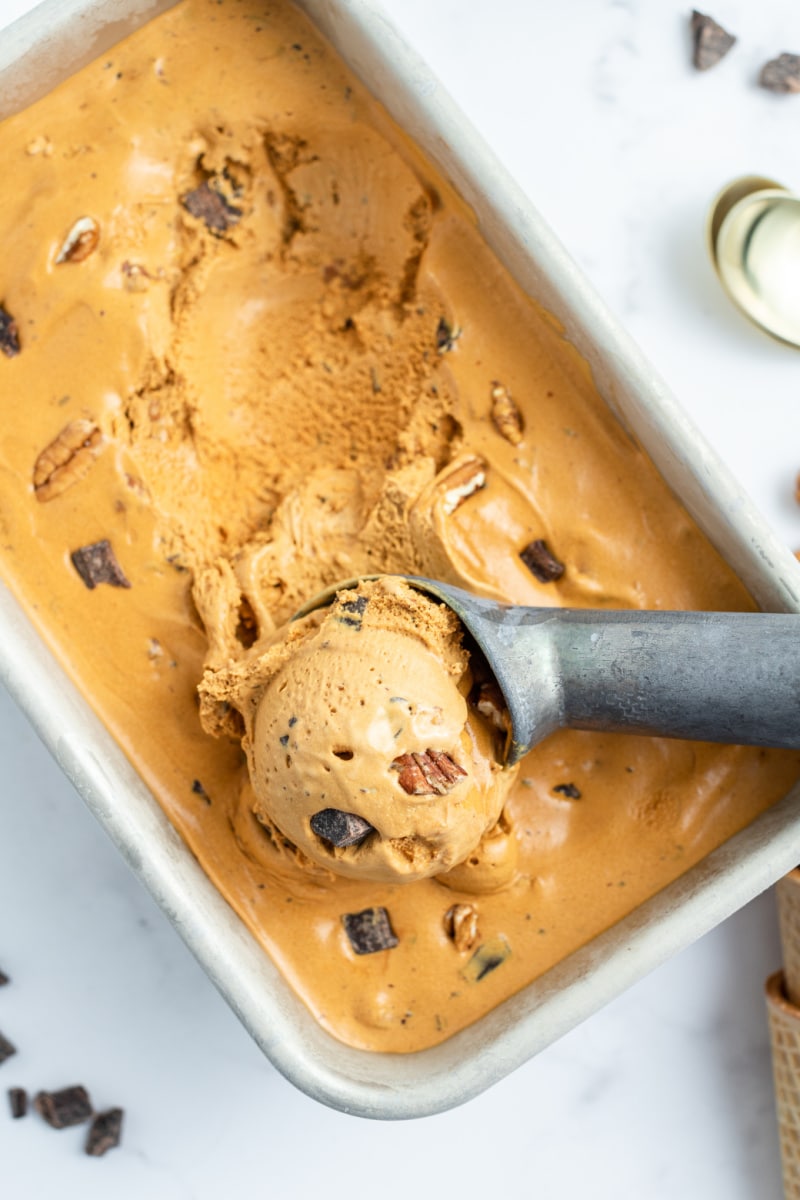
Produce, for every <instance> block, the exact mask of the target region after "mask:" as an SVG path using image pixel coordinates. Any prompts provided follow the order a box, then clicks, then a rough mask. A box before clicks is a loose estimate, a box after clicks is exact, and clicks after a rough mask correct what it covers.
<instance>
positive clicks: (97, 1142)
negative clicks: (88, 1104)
mask: <svg viewBox="0 0 800 1200" xmlns="http://www.w3.org/2000/svg"><path fill="white" fill-rule="evenodd" d="M123 1115H124V1110H123V1109H121V1108H109V1109H106V1111H105V1112H101V1113H97V1115H96V1116H95V1118H94V1120H93V1121H92V1123H91V1125H90V1126H89V1133H88V1135H87V1138H86V1153H87V1154H90V1155H91V1156H92V1157H93V1158H102V1156H103V1155H104V1154H105V1153H106V1152H107V1151H108V1150H113V1149H114V1147H115V1146H118V1145H119V1143H120V1140H121V1137H122V1118H123Z"/></svg>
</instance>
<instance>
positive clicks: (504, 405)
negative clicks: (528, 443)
mask: <svg viewBox="0 0 800 1200" xmlns="http://www.w3.org/2000/svg"><path fill="white" fill-rule="evenodd" d="M491 416H492V424H493V425H494V427H495V429H496V430H497V432H498V433H499V434H501V435H502V436H503V437H504V438H505V439H506V441H507V442H510V443H511V445H512V446H518V445H519V444H520V442H521V441H522V433H523V430H524V428H525V423H524V421H523V420H522V413H521V412H520V411H519V408H518V407H517V405H516V402H515V401H514V399H513V398H512V396H511V392H510V391H509V390H508V388H506V387H503V385H502V383H498V382H497V380H495V381H494V383H493V384H492V412H491Z"/></svg>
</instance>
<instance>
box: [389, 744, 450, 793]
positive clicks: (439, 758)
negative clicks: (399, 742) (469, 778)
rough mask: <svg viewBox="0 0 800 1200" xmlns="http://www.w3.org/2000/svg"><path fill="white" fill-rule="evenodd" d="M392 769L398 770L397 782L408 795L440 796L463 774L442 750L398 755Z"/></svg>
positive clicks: (448, 790)
mask: <svg viewBox="0 0 800 1200" xmlns="http://www.w3.org/2000/svg"><path fill="white" fill-rule="evenodd" d="M392 770H395V771H399V772H400V777H399V780H398V782H399V784H400V787H401V788H402V789H403V791H404V792H407V793H408V795H409V796H444V795H446V793H447V792H451V791H452V790H453V788H454V787H455V786H456V784H457V783H458V781H459V780H460V779H464V778H466V774H467V772H466V771H465V770H464V768H463V767H460V766H459V765H458V763H455V762H453V760H452V758H451V757H450V755H449V754H445V753H444V751H443V750H426V751H425V753H424V754H419V753H417V751H412V753H411V754H401V755H400V756H399V757H398V758H396V759H395V760H394V762H393V763H392Z"/></svg>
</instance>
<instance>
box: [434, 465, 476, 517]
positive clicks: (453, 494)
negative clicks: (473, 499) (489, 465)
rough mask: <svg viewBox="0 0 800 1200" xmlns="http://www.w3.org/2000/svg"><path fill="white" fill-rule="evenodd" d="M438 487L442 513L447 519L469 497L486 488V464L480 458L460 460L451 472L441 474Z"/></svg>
mask: <svg viewBox="0 0 800 1200" xmlns="http://www.w3.org/2000/svg"><path fill="white" fill-rule="evenodd" d="M438 487H439V488H440V489H441V492H442V496H443V498H442V512H443V513H444V514H445V515H446V516H448V517H449V516H450V514H451V513H454V512H455V511H456V509H457V508H458V506H459V505H460V504H463V503H464V501H465V500H466V499H467V498H468V497H469V496H472V495H474V493H475V492H479V491H480V490H481V488H484V487H486V464H485V463H484V461H483V459H482V458H472V457H471V458H467V459H465V460H462V461H461V462H460V463H458V465H457V466H455V467H454V469H453V470H452V471H451V472H449V473H447V472H443V475H442V478H441V479H440V480H439V482H438Z"/></svg>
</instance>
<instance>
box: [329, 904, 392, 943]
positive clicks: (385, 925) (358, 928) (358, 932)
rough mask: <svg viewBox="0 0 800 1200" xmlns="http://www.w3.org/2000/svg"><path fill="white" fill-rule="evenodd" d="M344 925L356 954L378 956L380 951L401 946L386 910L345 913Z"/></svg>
mask: <svg viewBox="0 0 800 1200" xmlns="http://www.w3.org/2000/svg"><path fill="white" fill-rule="evenodd" d="M342 924H343V925H344V928H345V933H346V934H347V936H348V938H349V941H350V945H351V946H352V947H353V950H354V951H355V953H356V954H376V953H377V951H378V950H391V949H392V948H393V947H394V946H397V945H398V944H399V939H398V937H397V935H396V933H395V931H394V930H393V929H392V923H391V921H390V920H389V913H388V912H387V911H386V909H385V908H380V907H378V908H365V909H363V910H362V911H361V912H357V913H345V914H344V915H343V917H342Z"/></svg>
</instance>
